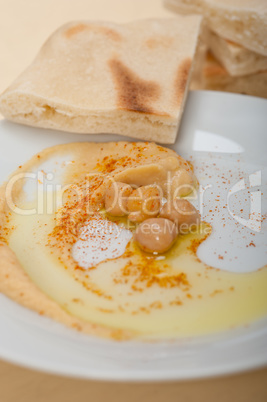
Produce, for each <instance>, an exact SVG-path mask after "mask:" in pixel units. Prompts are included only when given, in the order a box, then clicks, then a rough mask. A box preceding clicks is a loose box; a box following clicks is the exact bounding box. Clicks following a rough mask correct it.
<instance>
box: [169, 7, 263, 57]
mask: <svg viewBox="0 0 267 402" xmlns="http://www.w3.org/2000/svg"><path fill="white" fill-rule="evenodd" d="M164 4H165V5H166V7H168V8H169V9H171V10H173V11H175V12H178V13H186V14H188V13H193V14H202V15H203V16H204V17H205V21H206V23H207V25H208V27H209V28H210V29H211V30H212V31H214V32H216V33H217V34H218V35H220V36H222V37H223V38H226V39H230V40H232V41H234V42H236V43H238V44H239V45H241V46H244V47H245V48H247V49H250V50H252V51H254V52H256V53H260V54H262V55H264V56H267V1H266V0H164Z"/></svg>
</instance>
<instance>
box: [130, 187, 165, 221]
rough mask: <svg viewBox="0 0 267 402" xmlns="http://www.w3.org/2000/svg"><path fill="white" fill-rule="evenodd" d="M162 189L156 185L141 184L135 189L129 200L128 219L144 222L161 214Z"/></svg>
mask: <svg viewBox="0 0 267 402" xmlns="http://www.w3.org/2000/svg"><path fill="white" fill-rule="evenodd" d="M161 198H162V197H161V193H160V189H159V188H158V187H157V186H154V185H148V186H141V187H139V188H137V189H136V190H134V191H133V192H132V194H131V195H130V196H129V198H128V201H127V209H128V212H129V216H128V219H129V220H130V221H132V222H143V221H144V220H145V219H148V218H153V217H155V216H157V215H158V214H159V211H160V207H161Z"/></svg>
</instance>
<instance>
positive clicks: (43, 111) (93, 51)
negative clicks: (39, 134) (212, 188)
mask: <svg viewBox="0 0 267 402" xmlns="http://www.w3.org/2000/svg"><path fill="white" fill-rule="evenodd" d="M200 25H201V17H199V16H188V17H182V16H180V17H178V18H174V19H158V20H139V21H135V22H132V23H129V24H125V25H117V24H113V23H108V22H72V23H69V24H67V25H64V26H63V27H61V28H60V29H58V30H57V31H56V32H55V33H54V34H53V35H52V36H51V37H50V38H49V39H48V41H47V42H46V43H45V44H44V45H43V47H42V48H41V50H40V52H39V54H38V55H37V57H36V59H35V60H34V61H33V63H32V64H31V65H30V66H29V67H28V68H27V69H26V71H24V73H22V75H21V76H20V77H19V78H18V79H17V80H16V81H15V82H14V83H13V84H12V85H11V86H10V87H9V88H8V89H7V90H6V91H5V92H4V93H3V94H2V96H1V97H0V111H1V112H2V114H3V115H4V116H5V117H6V118H7V119H10V120H13V121H15V122H18V123H23V124H28V125H32V126H38V127H44V128H52V129H58V130H65V131H72V132H77V133H116V134H123V135H126V136H131V137H135V138H140V139H143V140H153V141H158V142H160V143H169V144H170V143H174V141H175V138H176V134H177V128H178V125H179V122H180V119H181V116H182V111H183V106H184V102H185V98H186V95H187V89H188V83H189V80H190V75H191V69H192V62H193V59H194V55H195V49H196V46H197V41H198V36H199V31H200Z"/></svg>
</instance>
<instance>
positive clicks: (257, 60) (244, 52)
mask: <svg viewBox="0 0 267 402" xmlns="http://www.w3.org/2000/svg"><path fill="white" fill-rule="evenodd" d="M207 43H208V46H209V49H210V50H211V52H212V53H213V55H214V56H215V58H216V59H217V60H218V61H219V62H220V63H221V64H222V65H223V66H224V67H225V68H226V70H227V72H228V73H229V74H230V75H232V76H233V77H234V76H241V75H247V74H253V73H257V72H259V71H264V70H267V56H262V55H261V54H258V53H255V52H252V51H251V50H248V49H246V48H244V47H243V46H240V45H238V44H237V43H234V42H232V41H229V40H227V39H223V38H222V37H220V36H218V35H216V34H215V33H213V32H210V35H209V37H208V42H207Z"/></svg>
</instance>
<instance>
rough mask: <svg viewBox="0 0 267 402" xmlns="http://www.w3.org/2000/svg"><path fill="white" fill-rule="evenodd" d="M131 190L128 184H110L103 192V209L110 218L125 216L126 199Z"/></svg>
mask: <svg viewBox="0 0 267 402" xmlns="http://www.w3.org/2000/svg"><path fill="white" fill-rule="evenodd" d="M132 191H133V189H132V187H131V186H130V185H129V184H126V183H121V182H112V183H111V184H110V185H109V186H108V188H107V190H106V192H105V209H106V211H107V212H108V213H109V214H110V215H112V216H124V215H127V213H128V212H127V198H128V197H129V195H130V194H131V193H132Z"/></svg>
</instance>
